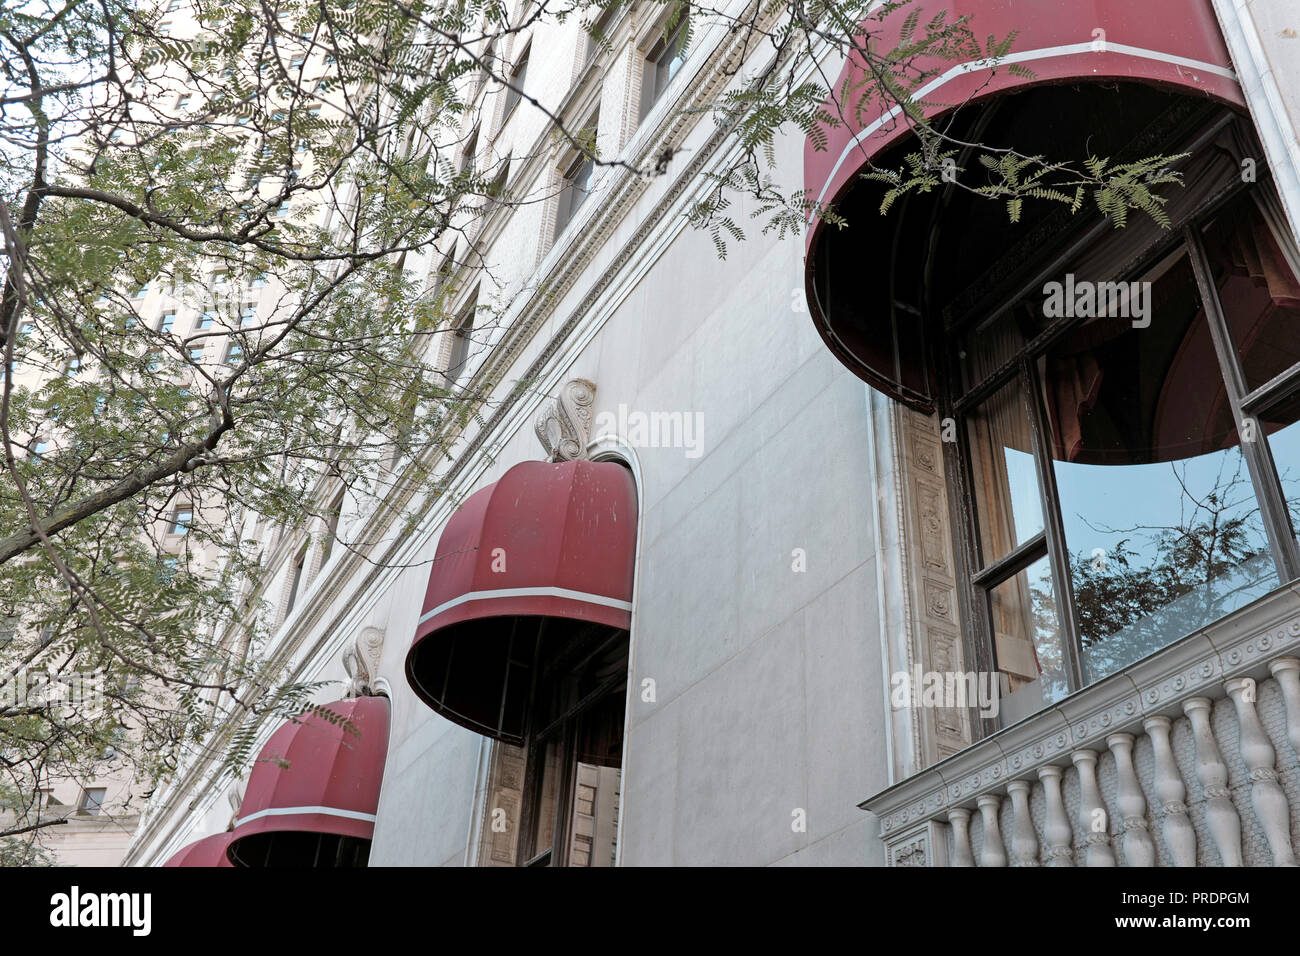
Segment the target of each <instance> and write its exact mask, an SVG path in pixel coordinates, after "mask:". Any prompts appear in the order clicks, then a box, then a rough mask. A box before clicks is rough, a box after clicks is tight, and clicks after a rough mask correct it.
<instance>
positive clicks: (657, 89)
mask: <svg viewBox="0 0 1300 956" xmlns="http://www.w3.org/2000/svg"><path fill="white" fill-rule="evenodd" d="M685 41H686V22H685V21H682V22H681V23H679V24H678V25H677V26H676V27H675V28H674V29H673V31H672V33H670V34H669V35H668V36H666V37H664V38H663V39H661V40H660V41H659V42H658V43H656V44H655V45H654V46H653V47H651V49H650V56H649V57H647V59H646V65H645V72H644V74H643V76H642V79H641V118H642V119H645V117H646V114H647V113H649V112H650V108H651V107H652V106H654V105H655V103H657V102H658V101H659V97H661V96H663V93H664V90H666V89H668V84H669V83H671V82H672V81H673V77H675V76H676V75H677V73H678V71H679V70H680V69H681V68H682V64H683V63H685V62H686V45H685Z"/></svg>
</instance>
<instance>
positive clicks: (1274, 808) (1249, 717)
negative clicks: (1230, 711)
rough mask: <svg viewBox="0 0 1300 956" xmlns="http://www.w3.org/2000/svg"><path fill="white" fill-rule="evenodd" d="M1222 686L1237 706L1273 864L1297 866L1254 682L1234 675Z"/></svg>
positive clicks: (1245, 756)
mask: <svg viewBox="0 0 1300 956" xmlns="http://www.w3.org/2000/svg"><path fill="white" fill-rule="evenodd" d="M1223 687H1224V689H1225V690H1226V691H1227V692H1228V696H1229V697H1231V698H1232V704H1233V706H1234V707H1235V708H1236V709H1237V726H1238V728H1239V729H1240V734H1239V741H1238V745H1237V746H1238V747H1239V749H1240V752H1241V759H1242V760H1243V761H1245V763H1246V766H1247V767H1248V768H1249V769H1250V801H1251V803H1252V805H1253V806H1254V807H1255V817H1256V818H1257V819H1258V820H1259V825H1260V826H1261V827H1263V828H1264V836H1265V837H1266V838H1267V839H1268V846H1269V849H1270V850H1271V851H1272V852H1273V865H1274V866H1295V865H1296V862H1295V851H1294V850H1292V849H1291V811H1290V810H1289V809H1288V808H1287V804H1286V794H1285V793H1283V792H1282V788H1281V787H1280V786H1279V785H1278V782H1277V770H1276V769H1275V768H1274V766H1273V764H1274V761H1275V760H1276V754H1275V753H1274V752H1273V744H1272V742H1270V741H1269V739H1268V734H1266V733H1264V727H1263V725H1261V724H1260V722H1259V714H1258V713H1256V711H1255V693H1256V688H1255V682H1254V681H1253V680H1251V679H1250V678H1249V677H1234V678H1233V679H1232V680H1230V681H1226V682H1225V683H1224V685H1223Z"/></svg>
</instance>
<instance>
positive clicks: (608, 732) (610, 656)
mask: <svg viewBox="0 0 1300 956" xmlns="http://www.w3.org/2000/svg"><path fill="white" fill-rule="evenodd" d="M557 636H558V637H560V640H558V641H554V642H552V644H551V646H550V647H549V648H547V647H544V648H543V650H542V653H541V656H540V657H539V664H538V669H539V672H540V673H541V675H542V679H541V680H540V681H539V682H538V687H537V690H536V693H535V694H534V697H533V703H532V708H531V715H532V716H531V725H532V730H531V731H530V732H529V739H528V741H527V742H526V744H525V751H526V752H527V754H528V765H527V770H526V773H525V783H524V797H523V800H524V828H523V833H522V835H521V837H522V839H521V845H520V847H519V855H518V859H519V861H520V862H521V863H522V864H524V865H530V866H613V865H614V860H615V856H616V853H617V850H618V813H619V797H620V792H621V789H622V788H621V779H620V778H621V769H620V768H621V766H622V762H623V721H624V713H625V706H624V698H625V694H626V689H627V665H628V657H627V653H628V635H627V632H626V631H611V630H610V629H608V628H601V627H597V626H595V625H591V626H588V627H586V628H585V630H584V632H582V633H578V634H574V635H569V634H564V635H557Z"/></svg>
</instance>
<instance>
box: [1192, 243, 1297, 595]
mask: <svg viewBox="0 0 1300 956" xmlns="http://www.w3.org/2000/svg"><path fill="white" fill-rule="evenodd" d="M1183 237H1184V239H1185V240H1186V244H1187V257H1188V259H1189V260H1190V261H1191V265H1192V272H1193V274H1194V275H1195V276H1196V285H1197V287H1198V288H1199V289H1200V293H1201V310H1202V311H1203V312H1204V313H1205V317H1206V320H1207V322H1208V323H1209V327H1210V338H1211V340H1213V342H1214V351H1215V354H1216V355H1217V356H1218V359H1219V371H1220V374H1221V376H1222V378H1223V382H1224V386H1225V387H1226V389H1227V392H1228V403H1229V404H1230V405H1231V406H1232V418H1233V424H1234V426H1235V428H1236V429H1237V438H1238V447H1239V448H1241V451H1242V455H1243V456H1244V457H1245V459H1246V469H1247V471H1249V472H1250V478H1251V483H1252V484H1253V485H1254V490H1255V497H1256V500H1257V501H1258V502H1259V511H1260V516H1261V517H1262V518H1263V519H1264V531H1265V533H1266V534H1267V535H1268V539H1269V543H1270V545H1271V546H1272V550H1273V558H1274V560H1275V561H1276V562H1277V572H1278V578H1279V579H1280V580H1281V581H1284V582H1285V581H1293V580H1295V579H1296V578H1297V577H1300V546H1297V543H1296V539H1295V532H1294V530H1293V529H1292V527H1291V516H1290V514H1289V513H1288V512H1287V507H1286V497H1285V496H1284V495H1283V493H1282V483H1281V482H1280V481H1279V480H1278V477H1277V468H1276V466H1275V465H1274V463H1273V452H1272V449H1270V448H1269V444H1268V438H1267V436H1266V435H1265V434H1264V428H1263V425H1262V424H1261V423H1260V421H1259V419H1258V418H1257V417H1256V416H1255V415H1254V414H1248V413H1247V412H1245V411H1244V408H1243V404H1244V399H1245V397H1246V376H1245V373H1244V372H1242V369H1241V362H1240V360H1239V358H1238V356H1237V350H1236V348H1235V347H1234V346H1233V344H1232V336H1231V334H1230V333H1229V331H1228V321H1227V318H1226V317H1225V316H1224V314H1223V306H1222V303H1221V302H1220V301H1219V292H1218V288H1217V287H1216V286H1215V284H1214V273H1213V271H1212V270H1211V268H1210V260H1209V256H1208V255H1207V254H1206V251H1205V245H1204V243H1203V242H1202V241H1201V236H1200V233H1199V232H1198V231H1197V230H1196V229H1195V228H1193V227H1192V226H1187V227H1186V228H1184V230H1183ZM1247 419H1250V421H1251V422H1252V423H1253V428H1254V431H1255V437H1254V440H1253V441H1242V440H1241V429H1242V425H1243V424H1244V423H1245V421H1246V420H1247Z"/></svg>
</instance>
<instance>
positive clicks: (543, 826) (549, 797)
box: [532, 737, 560, 856]
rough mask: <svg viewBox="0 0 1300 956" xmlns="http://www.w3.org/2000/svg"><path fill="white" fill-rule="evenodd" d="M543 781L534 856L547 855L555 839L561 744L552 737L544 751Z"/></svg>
mask: <svg viewBox="0 0 1300 956" xmlns="http://www.w3.org/2000/svg"><path fill="white" fill-rule="evenodd" d="M541 753H542V780H541V787H540V789H539V792H538V795H537V816H536V817H535V818H534V821H535V823H534V826H535V829H534V834H535V839H534V841H533V854H532V855H533V856H537V855H538V854H540V853H545V852H546V851H547V850H549V849H550V848H551V844H552V842H553V841H554V838H555V796H556V792H557V790H558V787H559V776H560V773H559V771H560V742H559V740H557V739H556V738H554V737H552V738H551V739H550V740H548V741H547V742H546V743H545V744H543V746H542V749H541Z"/></svg>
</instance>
